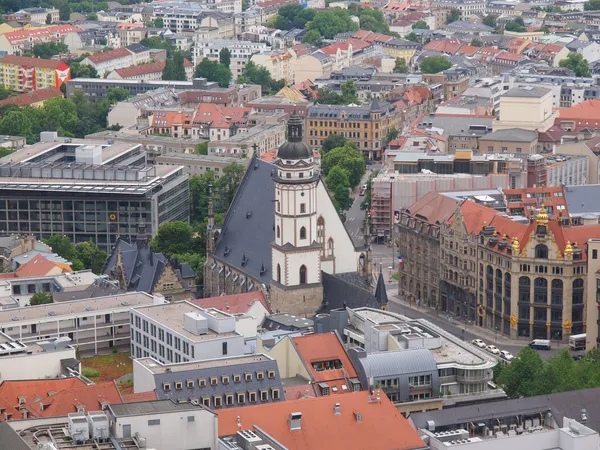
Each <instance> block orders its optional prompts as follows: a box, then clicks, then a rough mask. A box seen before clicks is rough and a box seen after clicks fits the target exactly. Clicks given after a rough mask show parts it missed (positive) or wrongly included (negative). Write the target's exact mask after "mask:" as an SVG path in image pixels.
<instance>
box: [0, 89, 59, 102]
mask: <svg viewBox="0 0 600 450" xmlns="http://www.w3.org/2000/svg"><path fill="white" fill-rule="evenodd" d="M62 96H63V93H62V92H60V89H58V88H55V87H48V88H44V89H38V90H37V91H31V92H26V93H25V94H20V95H15V96H14V97H9V98H7V99H4V100H2V101H0V106H3V105H17V106H28V105H32V104H34V103H39V102H43V101H46V100H49V99H51V98H55V97H62Z"/></svg>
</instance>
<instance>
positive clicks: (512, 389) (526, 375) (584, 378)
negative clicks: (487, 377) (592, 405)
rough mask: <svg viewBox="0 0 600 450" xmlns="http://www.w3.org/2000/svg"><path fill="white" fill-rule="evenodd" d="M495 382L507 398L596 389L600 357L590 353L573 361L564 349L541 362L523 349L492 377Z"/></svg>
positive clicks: (598, 378) (533, 352)
mask: <svg viewBox="0 0 600 450" xmlns="http://www.w3.org/2000/svg"><path fill="white" fill-rule="evenodd" d="M496 381H497V383H498V385H499V386H500V387H502V389H504V391H505V392H506V395H507V396H508V397H510V398H518V397H530V396H534V395H545V394H551V393H554V392H565V391H572V390H575V389H585V388H592V387H598V386H600V353H599V352H598V350H594V351H592V352H590V353H588V354H587V355H586V356H585V357H584V358H583V359H581V360H579V361H574V360H573V357H572V356H571V355H570V354H569V350H568V349H563V350H562V351H561V352H559V353H556V354H554V355H552V357H551V358H550V359H549V360H547V361H544V360H543V359H542V358H541V357H540V355H539V354H538V353H537V352H536V351H535V350H532V349H530V348H529V347H525V348H524V349H523V350H521V352H520V353H519V355H518V356H517V357H515V358H514V359H513V360H512V361H511V363H510V365H509V366H505V367H502V369H500V370H498V371H497V373H496Z"/></svg>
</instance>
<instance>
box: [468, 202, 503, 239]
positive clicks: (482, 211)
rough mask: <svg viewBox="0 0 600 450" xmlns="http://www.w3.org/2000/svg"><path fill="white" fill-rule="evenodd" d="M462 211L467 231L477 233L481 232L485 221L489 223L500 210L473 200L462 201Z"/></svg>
mask: <svg viewBox="0 0 600 450" xmlns="http://www.w3.org/2000/svg"><path fill="white" fill-rule="evenodd" d="M460 212H461V214H462V216H463V220H464V224H465V228H466V229H467V232H468V233H475V234H479V232H480V231H481V228H482V227H483V223H484V222H485V223H486V224H487V225H489V224H490V222H491V221H492V219H493V218H494V217H495V216H496V214H498V211H496V210H495V209H492V208H488V207H487V206H483V205H481V204H479V203H476V202H474V201H472V200H465V201H464V202H462V204H461V205H460Z"/></svg>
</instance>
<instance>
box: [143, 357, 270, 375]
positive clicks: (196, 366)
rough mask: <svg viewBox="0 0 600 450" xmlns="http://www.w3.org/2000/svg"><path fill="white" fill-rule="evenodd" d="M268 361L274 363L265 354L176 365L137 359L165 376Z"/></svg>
mask: <svg viewBox="0 0 600 450" xmlns="http://www.w3.org/2000/svg"><path fill="white" fill-rule="evenodd" d="M267 361H273V359H271V358H270V357H269V356H267V355H263V354H256V355H242V356H230V357H227V358H216V359H208V360H204V361H188V362H182V363H175V364H162V363H160V362H158V361H156V360H155V359H154V358H141V359H137V362H138V363H140V364H141V365H142V366H144V367H146V368H147V369H148V370H149V371H150V372H152V373H154V374H163V373H167V372H186V371H188V370H202V369H210V368H212V367H227V366H230V367H232V366H237V365H240V364H252V363H265V362H267ZM167 369H168V370H167Z"/></svg>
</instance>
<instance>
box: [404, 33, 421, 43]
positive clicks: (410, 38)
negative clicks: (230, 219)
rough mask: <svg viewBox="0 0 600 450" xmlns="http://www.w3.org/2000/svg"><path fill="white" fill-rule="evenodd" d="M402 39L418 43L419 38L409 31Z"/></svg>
mask: <svg viewBox="0 0 600 450" xmlns="http://www.w3.org/2000/svg"><path fill="white" fill-rule="evenodd" d="M404 39H406V40H407V41H412V42H419V36H417V34H416V33H415V32H414V31H411V32H410V33H408V34H407V35H406V36H404Z"/></svg>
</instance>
